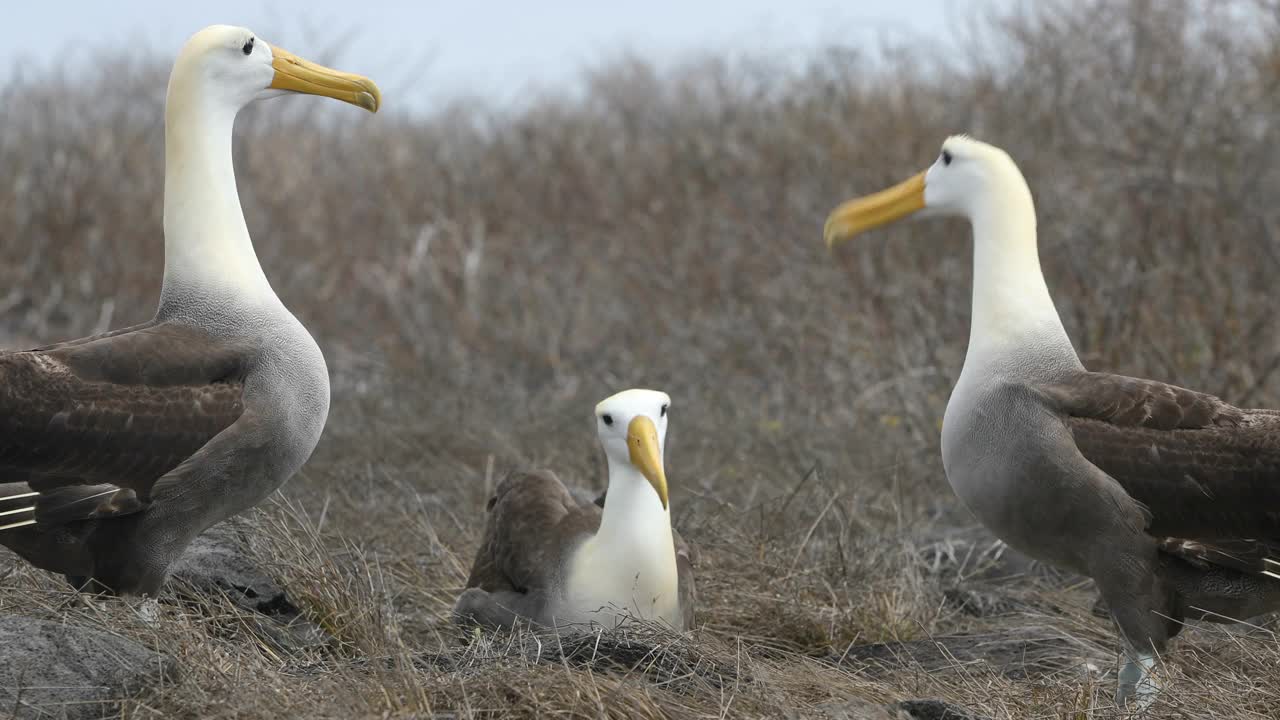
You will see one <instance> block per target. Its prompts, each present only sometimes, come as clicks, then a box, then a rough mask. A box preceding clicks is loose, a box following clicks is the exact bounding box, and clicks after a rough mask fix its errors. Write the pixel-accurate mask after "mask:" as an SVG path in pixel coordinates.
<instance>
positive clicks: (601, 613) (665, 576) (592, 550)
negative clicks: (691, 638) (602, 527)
mask: <svg viewBox="0 0 1280 720" xmlns="http://www.w3.org/2000/svg"><path fill="white" fill-rule="evenodd" d="M566 570H567V572H566V575H565V584H564V587H563V589H562V592H561V598H560V603H559V608H558V610H557V612H556V622H557V624H560V625H563V624H566V623H575V624H576V623H582V624H596V625H600V626H603V627H605V628H613V627H616V626H617V625H619V624H621V623H623V622H625V621H626V620H627V619H628V618H638V619H643V620H648V621H655V622H660V623H665V624H667V625H669V626H671V627H672V628H674V629H676V630H684V627H683V625H684V621H683V615H682V613H681V612H680V588H679V584H680V583H679V576H678V573H677V571H676V554H675V545H674V543H673V541H672V537H671V530H670V528H669V527H668V528H667V529H666V530H665V532H663V531H659V532H655V533H652V534H648V535H645V536H639V535H632V536H631V537H629V538H627V539H626V540H625V541H623V540H622V539H620V538H606V537H601V536H599V535H597V536H595V537H593V538H591V539H589V540H587V541H586V542H584V543H582V545H581V546H579V547H578V549H577V550H576V551H574V553H573V556H572V558H571V559H570V560H569V563H568V565H567V568H566Z"/></svg>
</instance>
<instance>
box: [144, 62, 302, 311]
mask: <svg viewBox="0 0 1280 720" xmlns="http://www.w3.org/2000/svg"><path fill="white" fill-rule="evenodd" d="M201 85H202V79H201V78H200V77H199V76H198V74H197V73H195V72H186V73H184V72H181V71H179V70H178V69H176V68H175V71H174V74H173V76H172V77H171V79H170V82H169V94H168V97H167V99H166V103H165V176H164V285H163V288H162V290H161V294H160V310H161V313H164V312H165V311H166V309H167V308H169V306H170V305H183V306H184V307H185V306H187V304H188V303H190V300H191V298H192V296H196V297H201V298H209V299H212V300H214V301H221V302H220V303H219V304H221V303H225V302H228V301H229V302H234V303H236V304H245V303H248V304H253V305H257V304H262V303H264V302H270V301H275V302H278V300H276V296H275V293H274V291H272V289H271V285H270V283H268V282H267V278H266V275H264V274H263V272H262V267H261V266H260V265H259V264H258V257H257V255H256V254H255V253H254V251H253V242H252V241H251V240H250V239H249V229H248V228H247V227H246V226H245V222H244V212H243V211H242V210H241V208H240V195H239V193H238V192H237V191H236V177H235V169H234V168H233V167H232V159H231V134H232V132H231V131H232V127H233V125H234V123H235V116H236V112H237V110H238V108H236V107H232V106H229V105H228V103H226V102H225V101H221V102H220V98H219V96H218V95H217V94H215V93H209V92H204V88H203V87H201Z"/></svg>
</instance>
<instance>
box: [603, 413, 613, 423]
mask: <svg viewBox="0 0 1280 720" xmlns="http://www.w3.org/2000/svg"><path fill="white" fill-rule="evenodd" d="M600 419H601V420H603V421H604V424H605V425H612V424H613V416H612V415H610V414H609V413H605V414H603V415H601V416H600Z"/></svg>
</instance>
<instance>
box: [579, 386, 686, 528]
mask: <svg viewBox="0 0 1280 720" xmlns="http://www.w3.org/2000/svg"><path fill="white" fill-rule="evenodd" d="M670 407H671V397H670V396H668V395H667V394H666V393H664V392H658V391H657V390H623V391H622V392H620V393H617V394H615V395H611V396H609V397H607V398H605V399H604V400H601V401H600V403H599V404H598V405H596V430H597V432H598V433H599V435H600V445H602V446H603V447H604V451H605V454H607V455H608V456H609V461H610V463H611V464H613V465H614V466H615V467H627V466H628V465H629V466H631V467H634V468H635V469H636V470H637V471H638V472H639V473H640V475H642V476H643V477H644V478H645V479H646V480H648V481H649V484H650V485H652V486H653V490H654V492H656V493H657V494H658V499H659V500H661V501H662V508H663V510H666V509H667V474H666V470H664V469H663V454H662V451H663V446H664V444H665V442H666V438H667V410H668V409H669V408H670ZM611 481H612V478H611ZM642 486H643V485H642ZM612 491H613V488H610V494H611V495H612V494H613V493H612Z"/></svg>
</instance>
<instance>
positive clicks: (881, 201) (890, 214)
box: [822, 173, 924, 248]
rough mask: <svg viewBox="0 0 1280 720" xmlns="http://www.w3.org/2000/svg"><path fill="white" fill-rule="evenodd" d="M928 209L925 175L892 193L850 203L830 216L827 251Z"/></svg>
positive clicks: (899, 186)
mask: <svg viewBox="0 0 1280 720" xmlns="http://www.w3.org/2000/svg"><path fill="white" fill-rule="evenodd" d="M923 209H924V173H920V174H919V175H915V176H913V177H912V178H911V179H909V180H906V181H905V182H901V183H898V184H897V185H894V186H893V187H891V188H889V189H888V190H881V191H880V192H878V193H875V194H872V195H867V196H866V197H860V198H858V199H856V200H850V201H848V202H846V203H843V204H841V205H840V207H838V208H836V209H835V210H834V211H832V213H831V214H830V215H829V216H827V225H826V227H825V228H823V231H822V235H823V237H824V238H826V241H827V247H828V248H832V247H835V246H836V244H838V243H841V242H844V241H845V240H848V239H849V238H851V237H853V236H854V235H857V234H859V233H864V232H866V231H868V230H874V229H875V228H878V227H880V226H881V225H888V224H889V223H891V222H893V221H895V220H900V219H902V218H904V217H906V216H908V215H910V214H911V213H913V212H916V211H918V210H923Z"/></svg>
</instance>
